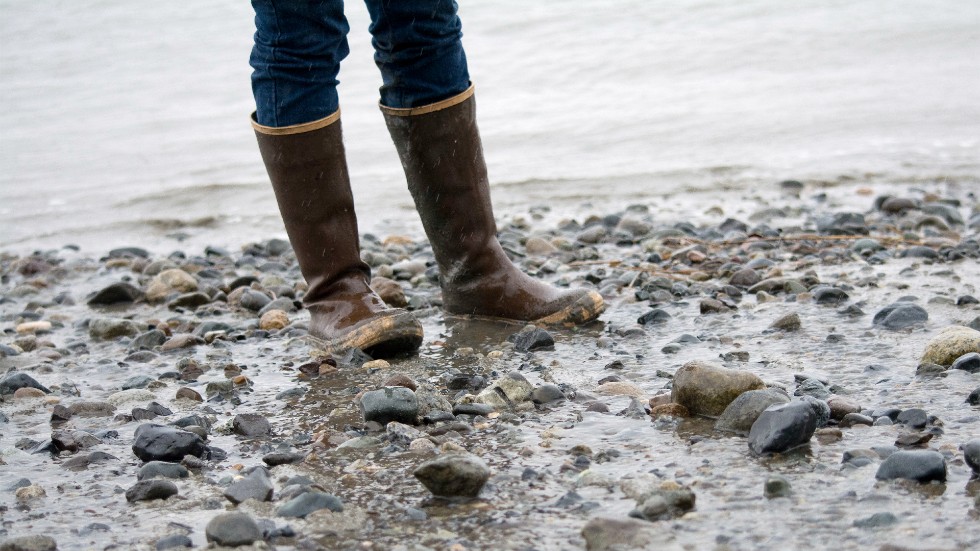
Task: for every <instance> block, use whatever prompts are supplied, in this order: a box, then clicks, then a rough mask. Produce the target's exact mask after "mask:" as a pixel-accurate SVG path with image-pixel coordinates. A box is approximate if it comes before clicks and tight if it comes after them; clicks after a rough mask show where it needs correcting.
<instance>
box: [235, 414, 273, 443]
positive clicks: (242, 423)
mask: <svg viewBox="0 0 980 551" xmlns="http://www.w3.org/2000/svg"><path fill="white" fill-rule="evenodd" d="M231 426H232V429H233V430H234V431H235V434H240V435H242V436H246V437H248V438H256V437H259V436H265V435H267V434H269V433H270V432H272V425H271V424H270V423H269V420H268V419H266V418H265V417H264V416H262V415H259V414H258V413H239V414H238V415H236V416H235V418H234V419H232V422H231Z"/></svg>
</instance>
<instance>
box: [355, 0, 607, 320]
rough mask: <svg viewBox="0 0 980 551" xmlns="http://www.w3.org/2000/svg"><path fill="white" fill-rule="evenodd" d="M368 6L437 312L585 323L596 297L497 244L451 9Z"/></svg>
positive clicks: (449, 5)
mask: <svg viewBox="0 0 980 551" xmlns="http://www.w3.org/2000/svg"><path fill="white" fill-rule="evenodd" d="M367 3H368V6H369V8H371V15H372V19H373V24H372V26H371V31H372V33H374V44H375V48H376V50H377V53H376V56H375V57H376V60H377V62H378V67H379V68H380V69H381V72H382V76H383V79H384V83H385V86H384V87H382V89H381V110H382V112H383V113H384V117H385V121H386V123H387V125H388V130H389V132H390V134H391V137H392V139H393V140H394V142H395V147H396V148H397V149H398V155H399V157H400V158H401V162H402V167H403V168H404V170H405V176H406V179H407V181H408V188H409V191H410V192H411V193H412V198H413V199H414V200H415V206H416V208H417V209H418V211H419V214H420V215H421V217H422V225H423V227H424V228H425V233H426V235H427V236H428V237H429V242H430V243H431V245H432V251H433V253H434V255H435V257H436V262H437V263H438V265H439V272H440V286H441V287H442V294H443V307H444V308H445V309H446V311H448V312H449V313H452V314H462V315H475V316H482V317H492V318H499V319H508V320H518V321H532V322H537V323H545V324H556V325H576V324H582V323H586V322H589V321H591V320H594V319H595V318H596V317H598V316H599V314H600V313H601V312H602V310H603V308H604V304H603V301H602V297H601V296H600V295H599V294H598V293H596V292H595V291H587V290H585V289H574V290H559V289H557V288H555V287H552V286H550V285H546V284H544V283H542V282H540V281H538V280H536V279H534V278H532V277H530V276H528V275H527V274H525V273H524V272H522V271H520V270H519V269H518V268H517V267H516V266H514V264H513V263H512V262H511V261H510V259H509V258H508V257H507V254H506V253H505V252H504V250H503V248H502V247H501V246H500V243H499V242H498V241H497V227H496V223H495V221H494V217H493V208H492V206H491V202H490V189H489V182H488V179H487V167H486V163H485V162H484V159H483V146H482V143H481V141H480V133H479V130H478V129H477V125H476V100H475V99H474V96H473V88H472V86H470V84H469V77H468V72H467V69H466V57H465V55H464V53H463V47H462V44H461V42H460V38H461V36H462V33H461V30H460V28H461V26H460V23H459V18H458V17H457V15H456V3H455V2H452V1H427V2H402V3H398V2H392V3H388V2H385V0H367ZM392 4H400V6H399V7H398V9H397V11H393V10H392Z"/></svg>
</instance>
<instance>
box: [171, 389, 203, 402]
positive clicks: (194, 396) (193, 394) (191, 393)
mask: <svg viewBox="0 0 980 551" xmlns="http://www.w3.org/2000/svg"><path fill="white" fill-rule="evenodd" d="M181 398H183V399H185V400H193V401H195V402H203V401H204V398H202V397H201V395H200V393H198V392H197V391H196V390H194V389H193V388H187V387H186V386H182V387H180V388H178V389H177V399H178V400H180V399H181Z"/></svg>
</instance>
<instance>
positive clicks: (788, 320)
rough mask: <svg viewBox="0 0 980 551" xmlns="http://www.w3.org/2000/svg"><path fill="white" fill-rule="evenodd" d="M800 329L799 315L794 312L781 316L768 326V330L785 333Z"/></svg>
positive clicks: (801, 325) (801, 323) (801, 324)
mask: <svg viewBox="0 0 980 551" xmlns="http://www.w3.org/2000/svg"><path fill="white" fill-rule="evenodd" d="M802 327H803V322H802V321H801V320H800V315H799V314H797V313H795V312H794V313H792V314H786V315H785V316H782V317H781V318H779V319H777V320H776V321H774V322H772V325H770V326H769V328H770V329H775V330H777V331H786V332H792V331H799V330H800V328H802Z"/></svg>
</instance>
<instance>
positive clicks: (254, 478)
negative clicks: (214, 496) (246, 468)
mask: <svg viewBox="0 0 980 551" xmlns="http://www.w3.org/2000/svg"><path fill="white" fill-rule="evenodd" d="M273 489H274V488H273V486H272V480H270V479H269V471H267V470H265V468H264V467H257V468H255V469H252V471H251V472H249V473H248V474H247V475H245V477H244V478H241V479H239V480H236V481H234V482H232V483H231V484H229V485H228V487H227V488H225V492H224V495H225V498H226V499H228V501H230V502H232V503H234V504H235V505H238V504H239V503H241V502H243V501H245V500H246V499H254V500H256V501H269V500H271V499H272V491H273Z"/></svg>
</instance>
